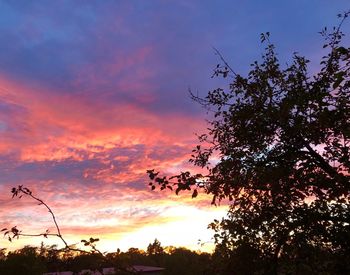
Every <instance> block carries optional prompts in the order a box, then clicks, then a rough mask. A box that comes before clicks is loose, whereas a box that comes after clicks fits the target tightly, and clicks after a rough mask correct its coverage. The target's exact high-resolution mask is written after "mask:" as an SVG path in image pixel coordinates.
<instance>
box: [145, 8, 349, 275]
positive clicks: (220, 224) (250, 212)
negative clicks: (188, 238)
mask: <svg viewBox="0 0 350 275" xmlns="http://www.w3.org/2000/svg"><path fill="white" fill-rule="evenodd" d="M348 15H349V12H347V13H344V14H341V15H339V17H340V18H341V23H340V24H339V26H338V27H335V28H333V30H332V31H331V32H328V31H327V29H326V28H325V29H324V30H323V31H322V32H321V35H322V36H323V37H324V38H325V44H324V46H323V48H324V49H325V51H327V50H328V54H326V55H325V56H324V57H322V60H321V62H320V71H319V72H318V73H316V74H313V73H310V72H309V71H308V63H309V60H307V59H306V58H305V57H303V56H300V55H298V54H297V53H295V54H294V55H293V61H292V63H291V64H289V65H288V64H287V65H286V67H285V68H282V67H281V65H280V64H279V61H278V58H277V55H276V53H275V47H274V45H273V44H272V43H271V42H270V40H269V33H265V34H262V36H261V40H262V42H263V43H267V46H266V49H265V50H266V51H265V54H264V55H263V56H262V60H261V62H257V61H256V62H254V63H253V64H252V65H251V66H252V68H251V71H250V72H249V73H248V75H247V76H243V75H240V74H238V73H236V72H235V71H234V70H233V69H232V68H231V67H230V66H229V65H228V64H227V62H226V61H225V60H224V58H223V57H222V56H221V55H220V53H219V52H218V51H217V54H218V55H219V57H220V59H221V61H222V63H223V64H219V65H217V67H216V69H215V70H214V76H223V77H224V78H228V77H231V78H232V80H231V81H230V84H229V87H228V89H222V88H218V89H215V90H213V91H211V92H209V93H208V95H207V96H206V97H205V98H200V97H198V96H194V95H192V97H193V99H194V100H195V101H197V102H199V103H200V104H202V105H203V106H205V107H206V108H208V110H210V111H211V112H213V117H212V119H211V121H210V122H209V123H210V126H209V132H208V133H207V134H203V135H200V136H199V141H200V144H199V145H197V147H196V148H195V149H194V150H193V155H192V158H191V160H190V162H192V163H193V164H194V165H196V166H199V167H202V168H203V169H205V170H206V171H207V173H203V174H196V175H192V174H190V173H189V172H183V173H180V174H179V175H175V176H172V177H166V176H164V177H163V176H160V175H159V173H158V172H155V171H154V170H149V171H147V172H148V174H149V177H150V179H151V180H152V182H151V183H150V185H151V186H152V189H155V186H156V185H159V186H160V188H161V189H165V188H169V189H173V188H175V192H176V193H178V192H180V191H182V190H191V189H192V190H193V191H192V192H193V193H192V196H193V197H196V196H197V194H198V189H199V188H202V189H203V190H205V192H206V193H208V194H212V195H213V200H212V203H214V204H215V203H217V202H220V201H221V200H222V199H226V198H228V199H229V200H230V201H232V204H231V206H230V210H229V212H228V216H227V217H226V218H224V219H223V220H222V221H215V222H214V223H212V224H211V225H210V227H211V228H212V229H214V230H215V231H216V234H215V241H216V243H217V244H218V245H219V246H218V248H219V249H220V253H223V254H225V255H227V257H228V258H227V260H230V259H237V257H238V256H239V257H241V256H242V255H245V254H247V255H246V256H244V257H243V259H241V261H243V262H247V263H248V262H249V255H248V254H250V253H246V251H250V250H252V249H253V250H258V251H259V253H260V255H258V254H259V253H258V254H257V259H256V260H257V261H256V262H257V263H258V262H260V261H259V259H260V258H263V259H264V262H265V263H269V265H268V267H269V268H270V269H269V270H266V269H265V271H261V272H268V273H277V272H278V263H279V259H281V258H283V257H285V256H287V254H288V256H289V257H291V258H298V259H305V255H302V254H300V251H303V250H304V251H308V253H311V251H312V249H311V248H312V247H314V248H317V249H319V250H322V251H326V252H327V253H337V255H349V254H350V204H349V200H350V183H349V181H350V161H349V145H350V48H349V47H346V46H344V45H342V37H343V33H342V32H341V28H340V27H341V25H342V23H343V21H344V20H345V18H347V17H348ZM304 248H307V249H306V250H305V249H304ZM237 249H240V250H241V252H240V251H239V250H237ZM235 250H236V252H235V253H233V251H235ZM253 254H254V253H253ZM305 264H307V263H306V262H305ZM305 270H307V269H305ZM256 272H257V273H259V272H260V271H258V270H257V271H256ZM348 272H349V271H348ZM244 273H245V271H242V274H244Z"/></svg>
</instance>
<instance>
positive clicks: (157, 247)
mask: <svg viewBox="0 0 350 275" xmlns="http://www.w3.org/2000/svg"><path fill="white" fill-rule="evenodd" d="M163 253H164V249H163V247H162V245H161V243H160V241H158V240H157V239H154V241H153V243H150V244H149V245H148V246H147V254H148V255H160V254H163Z"/></svg>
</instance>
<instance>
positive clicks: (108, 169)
mask: <svg viewBox="0 0 350 275" xmlns="http://www.w3.org/2000/svg"><path fill="white" fill-rule="evenodd" d="M349 8H350V5H349V2H348V0H336V1H329V0H295V1H277V0H271V1H258V0H256V1H238V0H232V1H228V0H227V1H220V0H219V1H209V0H201V1H184V0H177V1H153V0H149V1H146V0H145V1H79V0H76V1H40V0H39V1H26V0H23V1H21V0H17V1H0V41H1V43H0V229H1V228H5V227H10V226H14V225H17V226H18V228H19V229H21V230H22V231H23V233H41V232H44V231H45V230H46V229H50V231H51V232H52V233H54V232H55V228H54V226H53V223H52V220H51V219H50V215H49V213H48V212H47V211H46V210H45V209H44V208H43V207H42V206H38V205H37V204H36V203H35V202H34V201H33V200H30V199H29V198H25V197H23V198H22V199H18V198H13V199H12V198H11V192H10V191H11V188H12V187H14V186H18V185H24V186H26V187H28V188H29V189H31V190H32V191H33V193H34V194H35V195H36V196H38V197H39V198H41V199H43V200H44V201H45V202H47V204H48V205H49V206H50V207H51V208H52V209H53V211H54V213H55V215H56V217H57V220H58V223H59V225H60V228H61V230H62V233H63V235H64V237H65V239H66V240H67V241H68V242H69V243H71V244H74V243H79V242H80V240H81V239H83V238H88V237H90V236H91V237H98V238H100V242H99V245H98V247H99V248H100V250H102V251H116V250H117V248H120V249H121V250H127V249H128V248H129V247H138V248H141V249H145V248H146V247H147V245H148V244H149V243H150V242H153V240H154V239H155V238H157V239H158V240H160V242H161V244H162V245H163V246H167V245H174V246H184V247H187V248H190V249H193V250H201V251H210V250H211V249H212V247H213V244H212V241H211V237H212V235H213V232H211V231H210V230H209V229H207V225H208V224H209V223H210V222H211V221H212V220H213V219H214V218H216V219H220V218H221V217H223V216H224V215H225V213H226V211H227V204H228V203H227V202H223V203H222V204H221V205H220V206H212V205H211V204H210V202H211V197H210V196H209V195H205V194H200V195H199V196H198V197H197V198H195V199H192V198H191V194H190V193H187V194H186V193H184V194H180V196H176V195H175V194H173V193H171V192H170V191H169V192H164V191H163V192H160V191H151V190H150V188H149V186H148V179H147V174H146V170H147V169H152V168H155V169H157V170H160V171H162V172H164V173H165V174H168V175H171V174H174V173H178V172H180V171H185V170H188V169H193V167H192V166H191V165H190V164H189V163H188V159H189V158H190V155H191V150H192V148H193V147H194V146H195V145H196V144H197V143H198V141H197V138H196V134H197V133H198V134H201V133H204V132H205V131H206V128H207V126H208V125H207V123H206V119H207V118H208V117H207V114H206V111H205V110H204V109H203V108H201V107H200V106H198V104H196V103H195V102H193V101H191V99H190V97H189V92H188V91H189V89H190V90H191V91H193V92H195V93H198V94H199V95H202V96H205V95H206V93H207V92H208V91H210V90H211V89H214V88H217V87H219V86H220V87H227V85H228V84H229V83H228V82H225V81H222V80H220V79H215V78H214V79H213V78H211V75H212V73H213V68H214V67H215V66H216V64H218V63H219V61H220V60H219V58H218V56H217V55H215V53H214V50H213V47H215V48H217V49H218V50H219V51H220V52H221V54H222V55H223V56H224V57H225V59H226V60H227V61H228V62H229V63H230V65H231V67H233V68H234V70H235V71H237V72H239V73H242V74H244V73H246V72H247V71H248V70H249V64H251V63H252V61H254V60H257V59H259V58H260V56H261V54H262V53H263V49H264V46H263V45H261V43H260V33H262V32H267V31H268V32H270V33H271V40H272V42H274V43H275V44H276V48H277V53H278V57H279V58H280V60H281V63H285V62H288V61H290V58H291V56H292V53H293V52H298V53H300V54H302V55H305V56H307V57H308V58H309V59H310V60H311V61H312V62H311V65H310V70H311V72H313V71H317V68H318V64H319V58H320V57H321V56H322V55H323V54H324V51H323V50H322V38H321V36H320V35H319V34H318V32H319V31H321V29H322V28H323V27H325V26H328V27H332V26H334V25H336V24H337V22H338V20H337V18H336V15H337V14H338V13H341V12H343V11H346V10H348V9H349ZM349 27H350V25H349V22H346V23H345V24H344V27H343V29H344V30H346V29H349ZM346 40H347V41H349V40H348V38H346ZM198 239H201V240H202V241H203V242H206V244H205V245H199V244H198ZM41 241H44V243H45V244H55V243H56V244H58V245H61V243H60V241H59V240H58V239H54V238H50V239H42V238H20V239H19V240H14V241H13V242H12V243H10V242H8V241H7V240H6V239H4V238H2V237H0V248H2V247H5V248H7V249H9V250H13V249H17V248H19V247H22V246H23V245H38V244H40V242H41Z"/></svg>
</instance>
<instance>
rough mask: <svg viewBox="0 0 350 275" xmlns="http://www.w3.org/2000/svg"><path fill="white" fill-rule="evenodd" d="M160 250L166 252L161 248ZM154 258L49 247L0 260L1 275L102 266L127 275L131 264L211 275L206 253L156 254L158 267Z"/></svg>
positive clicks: (133, 252) (167, 274)
mask: <svg viewBox="0 0 350 275" xmlns="http://www.w3.org/2000/svg"><path fill="white" fill-rule="evenodd" d="M152 244H153V243H151V244H150V245H152ZM160 247H161V246H160ZM161 250H162V251H165V249H163V247H161ZM154 256H155V255H154V254H151V255H150V254H147V253H146V252H144V251H142V250H140V249H138V248H130V249H129V250H128V251H126V252H121V251H120V250H118V251H117V252H115V253H108V254H106V255H101V254H97V253H94V254H86V253H82V252H80V253H79V252H78V253H74V254H70V256H67V255H66V254H65V252H64V251H58V250H57V249H55V247H52V246H44V245H42V246H41V247H39V248H35V247H24V248H23V249H20V250H17V251H13V252H9V253H7V254H5V255H4V257H3V258H0V274H2V275H17V274H18V275H19V274H20V275H22V274H33V275H35V274H40V275H41V274H42V273H43V272H59V271H68V270H69V271H74V272H76V273H78V272H80V271H81V270H101V269H102V268H105V267H114V268H115V270H117V272H116V274H118V275H124V274H125V275H130V274H135V272H133V270H132V269H131V268H130V267H131V266H132V265H146V266H147V265H148V266H161V267H163V268H165V270H164V272H163V273H162V274H164V275H177V274H183V275H187V274H188V275H196V274H212V273H210V272H209V271H210V264H211V257H210V255H209V254H206V253H203V254H198V253H196V252H193V251H190V250H188V249H185V248H176V247H173V248H172V249H171V250H169V252H168V253H165V252H164V253H161V254H157V259H156V260H158V261H160V262H161V263H162V265H157V262H156V261H155V258H154Z"/></svg>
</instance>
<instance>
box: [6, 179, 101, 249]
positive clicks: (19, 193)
mask: <svg viewBox="0 0 350 275" xmlns="http://www.w3.org/2000/svg"><path fill="white" fill-rule="evenodd" d="M11 193H12V198H14V197H18V198H19V199H21V198H22V197H23V196H27V197H30V198H31V199H33V200H35V201H37V202H38V205H43V206H44V207H45V208H46V209H47V210H48V212H49V213H50V215H51V218H52V221H53V223H54V225H55V228H56V233H50V231H49V229H47V230H46V231H45V232H44V233H37V234H28V233H22V231H21V230H19V229H18V228H17V226H13V227H12V228H9V229H8V228H3V229H2V230H1V231H0V232H4V236H5V237H7V239H8V240H9V241H10V242H12V240H13V239H15V238H16V239H19V237H20V236H22V237H44V238H48V237H50V236H51V237H57V238H59V239H60V240H61V241H62V242H63V244H64V247H63V248H62V249H60V250H66V251H67V250H69V251H75V252H80V253H98V254H100V255H103V253H102V252H101V251H100V250H98V249H97V247H96V242H98V241H99V239H98V238H96V239H95V238H90V239H89V240H88V241H87V240H81V242H82V243H83V244H84V246H89V247H90V251H86V250H82V249H78V248H75V247H73V245H69V244H68V243H67V241H66V240H65V239H64V237H63V235H62V233H61V229H60V227H59V225H58V223H57V219H56V216H55V214H54V212H53V211H52V209H51V208H50V206H49V205H48V204H47V203H45V202H44V201H43V200H42V199H40V198H38V197H37V196H35V195H34V194H33V192H32V191H31V190H30V189H28V188H27V187H24V186H23V185H19V186H18V187H13V188H12V190H11Z"/></svg>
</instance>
